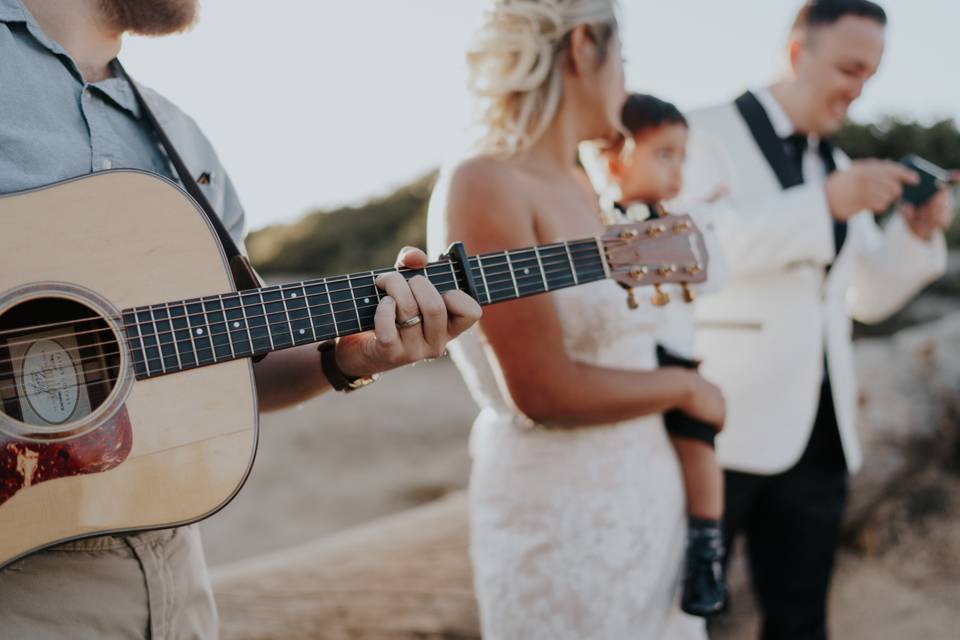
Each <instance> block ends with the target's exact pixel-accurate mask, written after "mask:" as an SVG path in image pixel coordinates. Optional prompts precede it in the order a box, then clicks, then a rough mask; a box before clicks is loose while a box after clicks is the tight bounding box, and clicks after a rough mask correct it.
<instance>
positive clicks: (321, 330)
mask: <svg viewBox="0 0 960 640" xmlns="http://www.w3.org/2000/svg"><path fill="white" fill-rule="evenodd" d="M304 284H305V287H304V289H305V290H306V292H307V309H308V311H309V312H310V317H311V320H312V325H313V333H314V335H315V336H316V339H317V340H329V339H330V338H333V337H335V336H337V335H338V333H337V322H336V318H335V317H334V315H333V303H332V301H331V300H330V290H329V287H327V281H326V280H325V279H323V280H314V281H311V282H308V283H304ZM320 287H323V290H320ZM324 306H326V308H327V309H328V311H324V310H323V307H324ZM313 309H318V311H317V313H314V312H313ZM326 316H329V320H327V319H325V318H326ZM327 324H330V325H331V326H332V327H333V332H332V333H331V332H330V331H329V329H327V328H326V325H327Z"/></svg>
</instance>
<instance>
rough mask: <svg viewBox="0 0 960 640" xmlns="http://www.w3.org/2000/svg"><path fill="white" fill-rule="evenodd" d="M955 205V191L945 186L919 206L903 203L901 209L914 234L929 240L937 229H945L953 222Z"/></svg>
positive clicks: (901, 213)
mask: <svg viewBox="0 0 960 640" xmlns="http://www.w3.org/2000/svg"><path fill="white" fill-rule="evenodd" d="M954 207H955V203H954V199H953V193H952V192H951V191H950V189H949V188H947V187H944V188H942V189H940V191H939V192H938V193H937V194H936V195H935V196H933V197H932V198H930V199H929V200H927V201H926V202H925V203H924V204H923V205H921V206H919V207H915V206H913V205H911V204H909V203H902V204H901V205H900V207H899V209H900V215H902V216H903V219H904V220H905V221H906V223H907V226H909V227H910V231H912V232H913V235H915V236H917V237H918V238H920V239H921V240H924V241H926V242H929V241H930V239H931V238H932V237H933V234H934V233H935V232H936V231H938V230H945V229H947V228H948V227H949V226H950V225H951V224H952V223H953V216H954Z"/></svg>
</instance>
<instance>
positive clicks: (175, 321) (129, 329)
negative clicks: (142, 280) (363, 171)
mask: <svg viewBox="0 0 960 640" xmlns="http://www.w3.org/2000/svg"><path fill="white" fill-rule="evenodd" d="M602 246H603V245H602V244H601V243H600V241H599V240H598V239H597V238H587V239H583V240H576V241H572V242H558V243H553V244H546V245H540V246H536V247H528V248H524V249H514V250H510V251H501V252H498V253H486V254H481V255H476V256H471V257H467V256H466V254H465V253H463V251H462V245H454V247H452V248H451V249H452V250H451V252H450V253H449V254H448V255H447V256H445V257H444V258H442V259H441V260H439V261H437V262H433V263H430V264H428V265H427V266H426V267H425V268H423V269H380V270H377V271H366V272H363V273H354V274H350V275H342V276H332V277H328V278H320V279H316V280H307V281H304V282H295V283H291V284H284V285H275V286H270V287H263V288H260V289H248V290H245V291H240V292H231V293H225V294H221V295H215V296H208V297H205V298H197V299H192V300H180V301H174V302H165V303H161V304H155V305H149V306H145V307H136V308H133V309H125V310H124V311H123V321H124V331H125V332H126V336H127V343H128V346H129V349H130V353H131V356H132V359H133V366H134V371H135V374H136V377H137V378H138V379H145V378H152V377H155V376H160V375H165V374H169V373H176V372H178V371H184V370H187V369H194V368H197V367H203V366H208V365H212V364H218V363H221V362H227V361H229V360H235V359H237V358H248V357H252V356H259V355H264V354H267V353H270V352H271V351H278V350H281V349H287V348H290V347H296V346H300V345H304V344H311V343H315V342H321V341H324V340H330V339H333V338H338V337H342V336H348V335H351V334H355V333H360V332H362V331H369V330H371V329H373V326H374V322H373V317H374V312H375V311H376V308H377V305H378V303H379V302H380V299H381V298H382V297H383V295H384V294H383V292H382V291H380V289H378V288H377V287H376V284H375V281H376V278H377V276H379V275H381V274H383V273H389V272H391V271H398V272H399V273H401V274H403V275H404V277H406V278H408V279H409V278H412V277H414V276H416V275H422V276H425V277H426V278H427V279H428V280H430V282H431V283H433V285H434V286H435V287H436V288H437V290H438V291H439V292H440V293H446V292H447V291H452V290H454V289H457V290H460V291H465V292H467V293H468V294H470V295H471V296H472V297H473V298H475V299H476V300H477V302H479V303H480V304H481V305H488V304H496V303H499V302H506V301H508V300H516V299H518V298H524V297H527V296H532V295H537V294H540V293H546V292H549V291H555V290H557V289H564V288H567V287H573V286H576V285H580V284H586V283H588V282H595V281H598V280H603V279H605V278H607V277H608V276H609V273H610V272H609V268H608V265H607V261H606V257H605V255H604V253H603V251H602V250H601V247H602Z"/></svg>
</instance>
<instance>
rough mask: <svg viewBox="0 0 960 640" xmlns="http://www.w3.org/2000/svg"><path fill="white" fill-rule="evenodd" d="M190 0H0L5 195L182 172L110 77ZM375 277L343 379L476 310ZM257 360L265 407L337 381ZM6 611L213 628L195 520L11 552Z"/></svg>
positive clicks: (33, 626)
mask: <svg viewBox="0 0 960 640" xmlns="http://www.w3.org/2000/svg"><path fill="white" fill-rule="evenodd" d="M196 12H197V1H196V0H73V1H72V2H60V1H58V0H0V60H2V61H3V64H0V86H2V87H3V91H0V113H2V114H3V117H2V118H0V194H5V193H12V192H18V191H24V190H27V189H32V188H35V187H39V186H43V185H47V184H50V183H53V182H57V181H61V180H64V179H67V178H72V177H75V176H79V175H84V174H88V173H92V172H97V171H103V170H109V169H117V168H134V169H140V170H144V171H149V172H152V173H156V174H160V175H162V176H165V177H167V178H169V179H171V180H176V179H177V176H176V174H175V173H174V172H173V170H172V169H171V166H170V162H169V161H168V158H167V157H166V155H165V154H164V152H163V151H162V150H161V148H160V146H159V145H158V144H157V140H156V137H155V132H154V131H153V130H152V128H151V126H150V125H149V124H148V122H147V120H146V119H145V118H144V117H143V113H142V111H143V110H142V108H141V105H140V104H139V103H138V102H137V100H136V99H135V96H134V94H133V92H132V91H131V88H130V85H129V84H128V81H127V80H126V79H125V78H121V77H114V73H113V71H112V67H111V61H113V60H114V59H115V58H116V56H117V55H118V53H119V51H120V47H121V38H122V36H123V34H124V33H127V32H129V33H139V34H146V35H164V34H168V33H175V32H179V31H183V30H184V29H186V28H188V27H190V26H191V24H192V23H193V22H194V20H195V17H196ZM140 89H141V91H142V93H143V95H144V99H145V101H146V102H147V103H148V104H149V105H150V107H151V110H152V111H153V112H154V113H156V115H157V119H158V120H159V121H160V122H161V123H162V125H163V127H164V129H165V130H166V132H167V134H168V135H169V137H170V138H171V140H172V142H173V144H174V145H175V147H176V148H177V150H178V151H179V154H180V155H181V156H183V160H184V163H185V164H186V166H187V167H188V168H189V169H190V171H191V173H192V175H194V176H197V177H198V183H200V184H201V185H202V186H201V189H202V191H203V193H204V195H205V196H206V198H207V199H208V200H209V201H210V202H211V203H212V204H213V208H214V209H215V210H216V211H217V213H218V214H219V216H220V217H221V219H222V222H223V224H224V226H225V227H226V228H227V229H228V230H229V232H230V235H231V237H232V238H233V239H234V241H235V242H236V243H237V245H238V246H241V247H242V240H243V233H244V212H243V209H242V207H241V205H240V202H239V200H238V197H237V194H236V191H235V190H234V188H233V185H232V184H231V182H230V179H229V177H228V176H227V175H226V172H225V171H224V169H223V166H222V165H221V164H220V163H219V161H218V159H217V156H216V154H215V153H214V150H213V148H212V146H211V145H210V143H209V141H208V140H207V139H206V138H205V137H204V135H203V133H202V132H201V131H200V129H199V128H198V127H197V125H196V124H195V123H194V122H193V120H191V119H190V118H189V117H187V116H186V115H185V114H183V113H182V112H181V111H180V110H179V109H177V107H176V106H174V105H173V104H172V103H170V102H168V101H167V100H165V99H164V98H163V97H161V96H159V95H158V94H156V93H154V92H152V91H150V90H149V89H146V88H143V87H141V88H140ZM200 176H203V178H202V179H201V178H199V177H200ZM0 224H3V223H2V221H0ZM38 249H39V248H38ZM425 264H426V256H425V255H424V254H423V253H422V252H421V251H419V250H416V249H405V250H404V251H402V252H401V254H400V256H399V258H398V265H400V266H405V267H410V268H420V267H422V266H423V265H425ZM2 268H3V265H0V269H2ZM378 286H379V288H380V289H382V291H383V292H384V293H385V294H386V295H384V296H383V298H382V301H381V302H380V303H379V306H378V307H377V310H376V316H375V321H376V322H375V325H376V328H375V330H374V331H368V332H364V333H357V334H354V335H351V336H347V337H345V338H343V339H341V340H339V341H338V343H337V346H336V350H335V352H334V358H333V371H334V374H335V375H333V376H331V377H332V378H336V379H335V380H333V381H332V382H333V383H334V386H336V387H344V386H350V385H356V384H360V383H362V382H363V381H364V379H366V378H369V377H370V376H373V375H374V374H377V373H379V372H382V371H386V370H389V369H392V368H395V367H399V366H402V365H405V364H408V363H411V362H415V361H418V360H422V359H425V358H431V357H437V356H439V355H440V354H442V353H443V351H444V349H445V347H446V344H447V342H448V341H449V340H451V339H453V338H454V337H456V336H457V335H458V334H460V333H462V332H463V331H464V330H466V329H467V328H468V327H470V326H471V325H472V324H473V323H474V322H476V320H477V319H478V318H479V317H480V307H479V305H478V304H477V303H476V302H475V301H474V300H473V299H471V298H470V297H469V296H468V295H467V294H465V293H464V292H462V291H457V290H454V291H450V292H448V293H446V294H443V296H441V295H440V294H439V293H438V292H437V290H436V288H435V287H434V286H433V285H432V284H431V283H430V282H429V281H428V280H427V279H426V278H423V277H422V276H417V277H414V278H412V279H410V280H409V281H407V280H406V279H405V278H404V277H403V276H401V275H400V274H398V273H395V272H393V273H389V274H384V275H382V276H380V277H379V279H378ZM337 369H339V371H337ZM330 370H331V369H330V362H329V361H328V363H327V371H328V372H329V371H330ZM254 371H255V378H256V388H257V397H258V400H259V406H260V407H262V408H263V409H265V410H274V409H279V408H283V407H287V406H290V405H293V404H296V403H299V402H303V401H304V400H307V399H308V398H311V397H313V396H315V395H318V394H320V393H323V392H325V391H326V390H327V389H328V388H330V386H331V380H328V378H327V376H325V375H324V373H323V371H322V370H321V367H320V362H319V359H318V356H317V351H316V348H315V346H313V345H305V346H300V347H293V348H290V349H286V350H284V351H279V352H277V353H274V354H272V355H271V356H270V357H268V358H266V359H264V360H262V361H261V362H258V363H257V364H256V365H255V367H254ZM0 626H2V629H3V632H2V635H4V637H11V638H13V637H16V638H24V637H46V638H49V637H118V636H125V637H156V638H165V637H171V638H173V637H177V638H179V637H204V638H213V637H216V635H217V614H216V610H215V607H214V602H213V595H212V592H211V588H210V581H209V577H208V574H207V570H206V566H205V563H204V558H203V551H202V548H201V545H200V538H199V535H198V532H197V530H196V528H195V527H182V528H178V529H168V530H161V531H155V532H149V533H140V534H134V535H125V536H102V537H97V538H91V539H87V540H83V541H80V542H72V543H69V544H66V545H61V546H59V547H55V548H53V549H50V550H47V551H44V552H40V553H37V554H34V555H32V556H30V557H29V558H26V559H25V560H21V561H19V562H17V563H15V564H12V565H10V566H9V567H7V568H6V569H3V570H2V571H0Z"/></svg>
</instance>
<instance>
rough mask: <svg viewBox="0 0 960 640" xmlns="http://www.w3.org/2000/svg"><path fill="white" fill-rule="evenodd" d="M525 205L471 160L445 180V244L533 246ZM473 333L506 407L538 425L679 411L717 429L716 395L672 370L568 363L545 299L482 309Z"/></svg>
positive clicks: (510, 185)
mask: <svg viewBox="0 0 960 640" xmlns="http://www.w3.org/2000/svg"><path fill="white" fill-rule="evenodd" d="M534 227H535V219H534V213H533V209H532V206H531V204H530V203H529V201H528V200H527V198H526V197H525V194H524V192H523V190H522V189H520V188H518V185H517V184H516V183H515V178H514V176H513V175H512V174H511V173H510V171H509V170H508V169H506V168H505V167H504V166H503V165H501V164H499V163H497V162H496V161H491V160H486V159H474V160H470V161H468V162H466V163H464V164H463V165H461V166H460V167H459V168H458V169H457V170H456V171H455V172H454V174H453V175H452V176H451V182H450V185H449V191H448V192H447V201H446V229H447V240H449V241H453V240H461V241H463V242H464V243H465V244H466V247H467V250H468V251H469V252H470V253H471V254H473V253H483V252H487V251H502V250H504V249H509V248H517V247H524V246H530V245H534V244H538V238H537V236H536V232H535V228H534ZM480 327H481V330H482V331H483V333H484V335H485V336H486V338H487V341H488V342H489V343H490V346H491V347H492V348H493V351H494V353H495V355H496V357H497V359H498V360H499V362H500V367H501V369H502V371H503V375H504V379H505V382H506V385H507V389H508V391H509V393H510V395H511V397H512V398H513V401H514V404H516V406H517V408H518V409H519V410H520V411H521V412H523V413H524V414H525V415H527V416H529V417H530V418H531V419H532V420H535V421H536V422H539V423H541V424H546V425H552V426H560V427H574V426H586V425H598V424H606V423H610V422H616V421H619V420H626V419H630V418H635V417H638V416H642V415H646V414H652V413H660V412H663V411H666V410H669V409H672V408H680V409H682V410H683V411H686V412H687V413H689V414H691V415H694V416H695V417H697V418H700V419H702V420H704V421H707V422H711V423H713V424H717V425H718V426H720V425H722V423H723V414H724V408H723V397H722V395H721V394H720V392H719V390H718V389H717V388H716V387H714V386H713V385H711V384H710V383H708V382H706V381H705V380H704V379H703V378H701V377H700V376H699V375H698V374H696V373H694V372H691V371H688V370H685V369H679V368H665V369H658V370H654V371H623V370H618V369H607V368H603V367H597V366H591V365H588V364H583V363H579V362H575V361H573V360H571V359H570V358H569V357H568V356H567V353H566V350H565V349H564V343H563V334H562V329H561V325H560V319H559V318H558V316H557V310H556V308H555V306H554V304H553V301H552V297H551V296H534V297H531V298H526V299H521V300H515V301H511V302H507V303H503V304H499V305H492V306H489V307H487V308H486V309H485V310H484V314H483V318H482V319H481V320H480Z"/></svg>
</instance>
